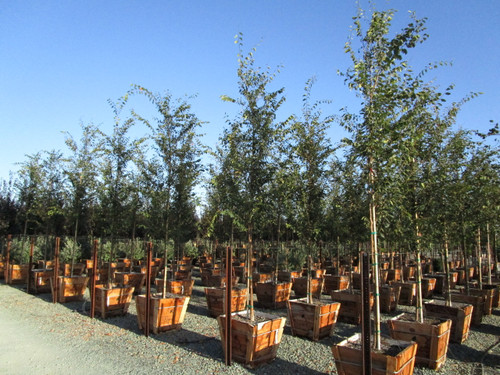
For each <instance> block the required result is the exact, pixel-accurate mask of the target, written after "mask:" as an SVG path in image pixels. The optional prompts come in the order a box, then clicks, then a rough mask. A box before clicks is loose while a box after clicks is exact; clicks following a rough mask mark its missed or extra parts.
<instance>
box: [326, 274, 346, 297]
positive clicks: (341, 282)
mask: <svg viewBox="0 0 500 375" xmlns="http://www.w3.org/2000/svg"><path fill="white" fill-rule="evenodd" d="M323 278H324V280H325V282H324V285H323V294H328V295H330V293H331V292H332V291H333V290H346V289H348V288H349V276H346V275H325V276H323Z"/></svg>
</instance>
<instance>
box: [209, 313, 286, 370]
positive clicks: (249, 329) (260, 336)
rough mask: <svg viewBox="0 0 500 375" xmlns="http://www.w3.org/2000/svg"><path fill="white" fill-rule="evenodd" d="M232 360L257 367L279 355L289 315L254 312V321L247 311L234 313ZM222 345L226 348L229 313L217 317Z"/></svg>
mask: <svg viewBox="0 0 500 375" xmlns="http://www.w3.org/2000/svg"><path fill="white" fill-rule="evenodd" d="M231 316H232V319H231V332H232V334H231V341H232V347H231V350H232V359H234V360H235V361H238V362H240V363H243V364H244V365H246V366H248V367H251V368H255V367H257V366H259V365H262V364H264V363H268V362H270V361H272V360H274V359H275V358H276V354H277V352H278V348H279V344H280V342H281V337H282V335H283V328H284V327H285V321H286V318H283V317H277V316H274V315H270V314H265V313H261V312H257V311H255V320H254V321H251V320H250V319H248V317H247V316H248V312H247V311H242V312H238V313H232V314H231ZM217 321H218V323H219V331H220V337H221V341H222V348H223V350H224V351H225V350H226V340H225V331H226V315H220V316H219V317H217Z"/></svg>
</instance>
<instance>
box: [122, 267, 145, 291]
mask: <svg viewBox="0 0 500 375" xmlns="http://www.w3.org/2000/svg"><path fill="white" fill-rule="evenodd" d="M115 279H116V282H117V283H118V284H120V285H121V286H133V287H134V293H135V294H140V293H141V290H142V288H143V287H144V284H145V282H146V274H145V273H140V272H116V273H115Z"/></svg>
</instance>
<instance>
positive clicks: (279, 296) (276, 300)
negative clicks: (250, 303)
mask: <svg viewBox="0 0 500 375" xmlns="http://www.w3.org/2000/svg"><path fill="white" fill-rule="evenodd" d="M291 291H292V283H277V284H276V283H273V282H267V283H257V287H256V288H255V294H257V301H258V302H259V304H260V305H261V306H262V307H264V308H266V309H284V308H286V302H287V301H288V300H289V299H290V294H291Z"/></svg>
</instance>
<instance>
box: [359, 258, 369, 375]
mask: <svg viewBox="0 0 500 375" xmlns="http://www.w3.org/2000/svg"><path fill="white" fill-rule="evenodd" d="M361 301H362V309H361V324H362V325H361V341H362V343H361V345H362V350H363V374H366V375H370V374H371V373H372V370H371V367H372V359H371V337H370V336H371V320H370V263H369V258H368V253H366V252H362V253H361Z"/></svg>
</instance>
